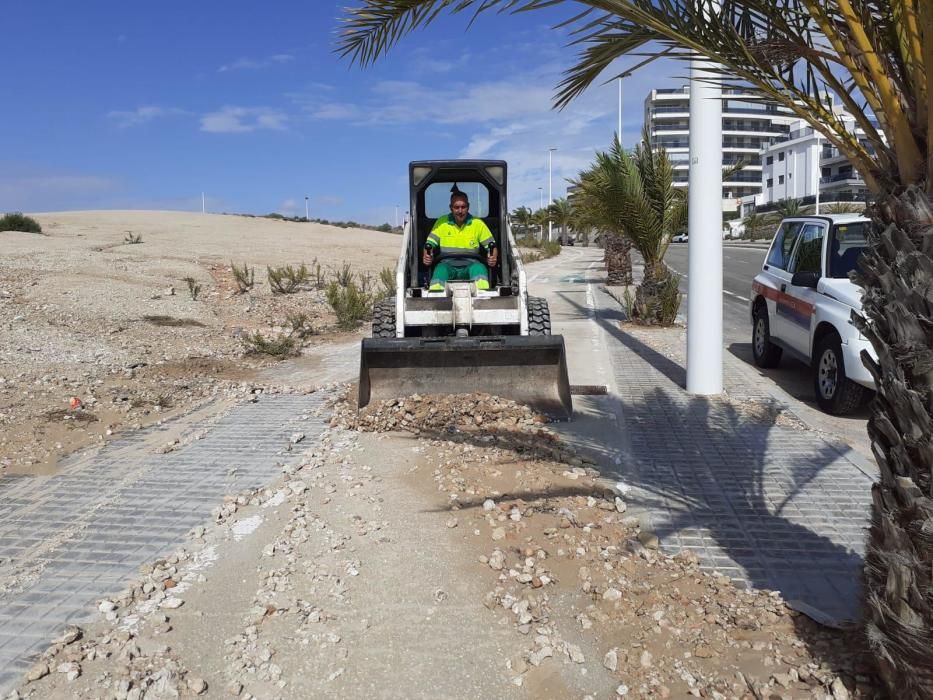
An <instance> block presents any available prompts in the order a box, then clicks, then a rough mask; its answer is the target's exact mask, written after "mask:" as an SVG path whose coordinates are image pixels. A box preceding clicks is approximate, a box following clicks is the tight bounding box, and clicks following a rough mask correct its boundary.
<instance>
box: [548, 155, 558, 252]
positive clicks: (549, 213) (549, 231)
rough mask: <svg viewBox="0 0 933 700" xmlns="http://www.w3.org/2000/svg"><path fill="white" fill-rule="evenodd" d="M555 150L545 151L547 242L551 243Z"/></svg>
mask: <svg viewBox="0 0 933 700" xmlns="http://www.w3.org/2000/svg"><path fill="white" fill-rule="evenodd" d="M556 150H557V149H556V148H549V149H547V242H548V243H550V242H551V238H553V232H554V222H553V221H551V204H553V203H554V197H553V195H552V194H551V154H552V153H553V152H554V151H556Z"/></svg>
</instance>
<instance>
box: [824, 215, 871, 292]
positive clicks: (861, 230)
mask: <svg viewBox="0 0 933 700" xmlns="http://www.w3.org/2000/svg"><path fill="white" fill-rule="evenodd" d="M869 225H870V224H869V222H867V221H856V222H854V223H851V224H838V225H836V226H834V227H833V234H832V235H833V237H832V240H831V241H830V243H829V254H828V255H827V256H826V257H827V260H826V263H827V264H826V269H827V271H828V272H829V276H830V277H833V278H835V279H845V278H847V277H848V276H849V273H850V272H852V271H853V270H857V269H858V259H859V256H861V254H862V253H863V252H864V251H865V248H867V247H868V226H869Z"/></svg>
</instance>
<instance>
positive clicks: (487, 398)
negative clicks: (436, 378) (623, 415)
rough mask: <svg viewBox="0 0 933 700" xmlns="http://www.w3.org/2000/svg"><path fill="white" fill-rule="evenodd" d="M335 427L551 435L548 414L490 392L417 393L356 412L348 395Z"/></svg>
mask: <svg viewBox="0 0 933 700" xmlns="http://www.w3.org/2000/svg"><path fill="white" fill-rule="evenodd" d="M336 408H337V411H336V413H335V415H334V418H333V420H332V421H331V426H332V427H341V428H350V429H355V430H361V431H366V432H378V433H385V432H391V431H394V430H407V431H409V432H412V433H420V432H429V433H455V432H458V431H467V432H471V433H484V432H485V433H491V432H495V431H502V430H507V431H516V432H528V433H533V434H536V435H547V436H551V435H552V433H550V431H548V430H542V428H541V426H542V425H544V424H545V423H548V422H549V419H548V418H547V416H544V415H541V414H539V413H535V412H534V411H533V410H532V409H530V408H529V407H528V406H524V405H522V404H520V403H516V402H515V401H511V400H509V399H503V398H500V397H498V396H491V395H489V394H481V393H475V394H431V395H425V396H421V395H419V394H414V395H413V396H407V397H405V398H402V399H389V400H387V401H379V402H374V403H372V404H370V405H369V406H367V407H366V408H364V409H363V410H362V411H360V412H359V413H358V414H357V412H356V408H355V406H354V405H353V404H352V403H351V401H350V399H349V398H348V397H346V396H345V397H344V399H343V400H342V401H340V402H339V403H338V404H337V407H336Z"/></svg>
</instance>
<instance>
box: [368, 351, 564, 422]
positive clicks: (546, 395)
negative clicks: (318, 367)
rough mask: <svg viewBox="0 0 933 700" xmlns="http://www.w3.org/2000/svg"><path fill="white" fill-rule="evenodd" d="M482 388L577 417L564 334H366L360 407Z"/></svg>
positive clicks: (556, 413)
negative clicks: (568, 372)
mask: <svg viewBox="0 0 933 700" xmlns="http://www.w3.org/2000/svg"><path fill="white" fill-rule="evenodd" d="M472 392H483V393H487V394H494V395H496V396H501V397H502V398H506V399H512V400H514V401H518V402H520V403H524V404H527V405H529V406H531V407H532V408H534V409H535V410H537V411H539V412H541V413H544V414H547V415H549V416H551V417H553V418H558V419H564V420H569V419H570V418H571V416H572V415H573V405H572V403H571V398H570V382H569V381H568V379H567V357H566V354H565V351H564V338H563V337H562V336H559V335H550V336H547V335H545V336H488V337H471V338H455V337H444V338H364V339H363V346H362V352H361V357H360V395H359V407H360V408H363V407H364V406H366V405H367V404H368V403H369V402H370V401H383V400H386V399H395V398H401V397H403V396H411V395H412V394H469V393H472Z"/></svg>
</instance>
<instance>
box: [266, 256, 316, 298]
mask: <svg viewBox="0 0 933 700" xmlns="http://www.w3.org/2000/svg"><path fill="white" fill-rule="evenodd" d="M266 273H267V275H268V277H269V286H270V287H271V288H272V293H273V294H294V293H295V292H297V291H298V288H299V287H301V285H302V284H304V283H305V282H306V281H307V280H308V268H307V266H306V265H305V264H304V263H301V267H297V268H295V267H292V266H291V265H286V266H285V267H267V268H266Z"/></svg>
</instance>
